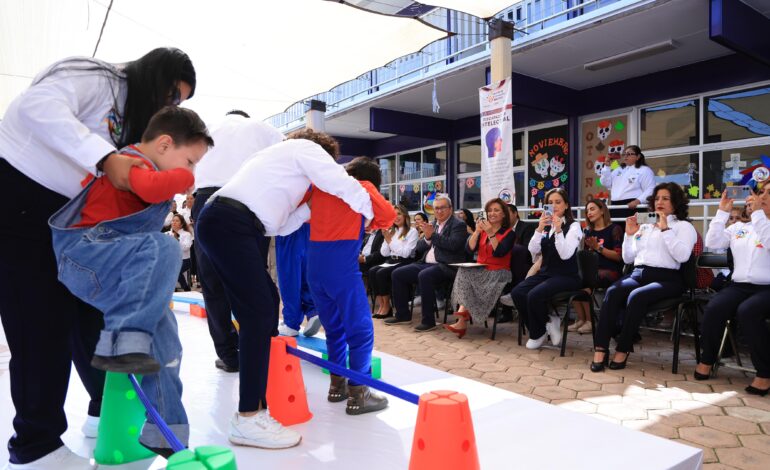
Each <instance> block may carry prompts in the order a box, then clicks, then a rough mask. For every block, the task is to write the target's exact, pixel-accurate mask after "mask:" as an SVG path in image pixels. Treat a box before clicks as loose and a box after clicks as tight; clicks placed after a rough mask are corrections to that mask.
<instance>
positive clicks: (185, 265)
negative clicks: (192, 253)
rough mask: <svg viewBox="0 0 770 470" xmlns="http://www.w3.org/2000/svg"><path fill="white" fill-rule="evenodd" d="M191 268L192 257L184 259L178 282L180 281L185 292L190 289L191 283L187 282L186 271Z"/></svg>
mask: <svg viewBox="0 0 770 470" xmlns="http://www.w3.org/2000/svg"><path fill="white" fill-rule="evenodd" d="M189 270H190V258H187V259H183V260H182V267H181V268H180V269H179V278H178V279H177V282H179V285H180V286H181V287H182V290H183V291H185V292H187V291H189V290H190V285H189V284H188V283H187V277H185V273H186V272H187V271H189Z"/></svg>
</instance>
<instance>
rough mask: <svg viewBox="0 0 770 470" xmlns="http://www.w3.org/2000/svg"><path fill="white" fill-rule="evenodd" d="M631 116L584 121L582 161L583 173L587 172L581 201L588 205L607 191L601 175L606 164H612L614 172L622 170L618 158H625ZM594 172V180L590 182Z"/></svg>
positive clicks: (582, 186) (581, 188)
mask: <svg viewBox="0 0 770 470" xmlns="http://www.w3.org/2000/svg"><path fill="white" fill-rule="evenodd" d="M627 128H628V116H627V115H623V116H614V117H607V118H602V119H595V120H590V121H583V123H582V126H581V129H582V132H581V135H582V142H581V147H580V149H581V160H582V162H583V165H582V166H581V168H582V171H584V172H586V173H584V174H583V175H581V176H582V178H581V179H580V181H581V184H580V200H581V201H583V202H585V201H587V200H589V199H592V198H594V197H597V196H598V194H599V193H606V192H608V191H607V188H604V187H602V186H601V182H600V181H599V174H600V173H601V170H602V167H603V166H604V162H605V160H607V159H608V158H609V159H610V160H611V162H612V163H611V164H610V168H612V169H613V170H614V169H615V168H617V167H618V166H619V163H618V160H617V158H618V157H619V156H620V154H622V152H623V150H624V149H625V146H626V144H627V142H628V131H627ZM588 172H593V174H594V177H591V178H589V175H590V173H588Z"/></svg>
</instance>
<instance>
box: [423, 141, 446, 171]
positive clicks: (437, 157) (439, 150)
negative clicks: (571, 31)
mask: <svg viewBox="0 0 770 470" xmlns="http://www.w3.org/2000/svg"><path fill="white" fill-rule="evenodd" d="M443 175H446V146H443V147H436V148H432V149H425V150H423V151H422V176H423V177H424V178H430V177H432V176H443Z"/></svg>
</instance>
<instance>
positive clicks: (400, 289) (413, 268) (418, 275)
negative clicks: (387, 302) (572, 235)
mask: <svg viewBox="0 0 770 470" xmlns="http://www.w3.org/2000/svg"><path fill="white" fill-rule="evenodd" d="M456 275H457V271H455V270H454V269H452V268H451V267H449V266H447V265H445V264H441V263H436V264H428V263H422V262H420V263H412V264H408V265H406V266H400V267H398V268H396V269H395V270H394V271H393V273H392V274H391V276H390V278H391V282H392V284H393V304H394V305H395V306H396V318H400V319H408V318H409V300H410V299H409V288H410V287H411V286H412V285H413V284H417V286H418V287H419V288H420V292H421V293H422V324H423V325H435V324H436V318H435V316H434V315H435V314H436V312H435V311H434V309H435V308H436V289H438V288H439V287H441V286H442V285H443V284H448V283H451V282H454V278H455V276H456Z"/></svg>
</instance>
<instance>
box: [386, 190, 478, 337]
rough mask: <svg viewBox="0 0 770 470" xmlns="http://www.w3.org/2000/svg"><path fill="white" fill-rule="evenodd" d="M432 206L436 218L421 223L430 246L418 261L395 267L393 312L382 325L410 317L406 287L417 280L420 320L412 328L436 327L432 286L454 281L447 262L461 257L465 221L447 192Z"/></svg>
mask: <svg viewBox="0 0 770 470" xmlns="http://www.w3.org/2000/svg"><path fill="white" fill-rule="evenodd" d="M433 210H434V211H435V214H436V221H435V222H434V223H433V224H429V223H427V222H426V223H423V224H422V231H423V233H424V234H425V241H426V242H427V243H428V245H429V246H430V249H429V250H428V252H427V253H426V254H425V256H424V257H423V258H422V259H421V260H420V261H418V262H417V263H413V264H408V265H406V266H402V267H400V268H396V270H394V271H393V274H392V275H391V279H392V280H393V303H394V304H395V306H396V316H395V317H393V318H388V319H387V320H385V324H386V325H395V324H399V323H409V322H411V321H412V319H411V317H410V315H409V287H410V286H411V285H412V284H417V285H418V287H419V288H420V292H421V293H422V321H421V322H420V324H419V325H417V326H416V327H415V328H414V329H415V331H420V332H422V331H430V330H432V329H434V328H436V320H435V316H434V315H435V313H436V312H435V308H436V307H435V305H436V303H435V295H436V288H438V287H440V286H441V285H442V284H445V283H451V282H453V281H454V277H455V274H457V269H456V268H454V267H452V266H448V265H449V264H451V263H462V262H464V261H465V240H466V239H467V238H468V232H467V230H466V225H465V222H463V221H462V220H460V219H458V218H457V217H454V214H453V212H452V201H451V200H450V199H449V196H447V195H446V194H438V195H436V198H435V200H434V201H433Z"/></svg>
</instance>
